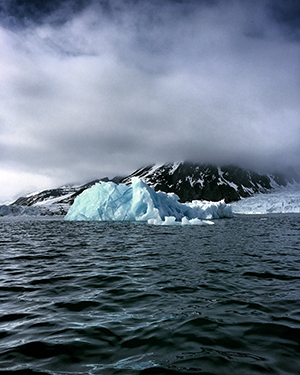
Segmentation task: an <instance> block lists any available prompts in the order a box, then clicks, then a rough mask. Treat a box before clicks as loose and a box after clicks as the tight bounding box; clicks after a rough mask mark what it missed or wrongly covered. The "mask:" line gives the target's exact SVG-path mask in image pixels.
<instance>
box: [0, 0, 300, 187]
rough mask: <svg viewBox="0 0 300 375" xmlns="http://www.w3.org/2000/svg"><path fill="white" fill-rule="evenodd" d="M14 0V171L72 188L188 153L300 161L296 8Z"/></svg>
mask: <svg viewBox="0 0 300 375" xmlns="http://www.w3.org/2000/svg"><path fill="white" fill-rule="evenodd" d="M5 3H6V5H5V6H4V5H3V4H4V2H0V5H2V7H1V14H2V16H1V25H2V26H0V43H1V53H2V58H1V60H0V69H1V70H0V71H1V75H0V84H1V101H0V107H1V108H0V109H1V111H0V113H1V115H0V129H1V130H0V131H1V133H0V147H1V167H2V169H3V170H5V171H6V172H7V170H8V169H9V168H10V171H11V168H14V170H15V171H16V173H17V171H18V170H20V171H22V172H23V173H28V174H31V175H34V174H37V175H38V176H47V178H49V179H52V181H53V183H54V182H58V181H60V182H62V183H63V182H66V181H76V180H84V179H89V178H94V177H102V176H104V175H109V176H113V175H115V174H123V173H124V174H126V173H129V172H131V171H132V170H134V169H135V168H138V167H140V166H142V165H144V164H148V163H155V162H166V161H174V160H181V159H190V160H197V161H204V162H213V163H235V164H241V165H244V166H248V167H252V168H265V169H269V170H271V169H277V168H283V167H285V166H287V165H290V164H291V165H299V155H300V150H299V148H300V146H299V145H300V124H299V115H300V110H299V108H300V106H299V104H300V103H299V98H300V85H299V84H300V82H299V80H300V78H299V77H300V76H299V73H300V71H299V70H300V64H299V63H300V61H299V60H300V45H299V6H298V5H297V4H294V5H293V6H292V4H293V3H292V2H279V1H274V2H271V4H270V2H267V1H213V2H211V1H164V2H162V1H102V2H101V1H86V2H85V1H80V2H74V1H73V2H67V1H63V2H53V1H52V2H45V4H44V3H43V4H44V5H43V6H41V2H38V1H30V2H18V1H12V2H5ZM25 4H26V5H25ZM3 173H4V172H3ZM47 181H48V180H47Z"/></svg>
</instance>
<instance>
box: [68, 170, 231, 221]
mask: <svg viewBox="0 0 300 375" xmlns="http://www.w3.org/2000/svg"><path fill="white" fill-rule="evenodd" d="M225 217H233V213H232V210H231V207H230V206H229V205H227V204H226V203H225V202H224V201H220V202H206V201H193V202H191V203H180V202H179V198H178V196H177V195H176V194H174V193H164V192H161V191H159V192H155V191H154V189H153V188H151V187H150V186H148V185H147V184H146V183H145V182H143V181H142V180H141V179H139V178H138V177H133V178H132V180H131V186H127V185H125V184H119V185H117V184H115V183H114V182H100V183H97V184H95V185H94V186H92V187H91V188H89V189H87V190H85V191H83V192H82V193H81V194H80V195H79V196H78V197H77V198H76V199H75V201H74V203H73V205H72V206H71V207H70V209H69V211H68V213H67V215H66V217H65V220H69V221H73V220H78V221H140V222H148V223H149V224H154V225H179V224H181V225H199V224H200V225H201V224H205V223H206V224H207V220H211V219H219V218H225ZM210 223H211V222H210Z"/></svg>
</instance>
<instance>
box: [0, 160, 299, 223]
mask: <svg viewBox="0 0 300 375" xmlns="http://www.w3.org/2000/svg"><path fill="white" fill-rule="evenodd" d="M132 177H140V178H141V179H143V180H144V181H145V182H146V183H147V184H148V185H149V186H151V187H153V188H154V189H155V190H156V191H158V190H161V191H164V192H166V193H170V192H172V193H175V194H177V195H178V196H179V198H180V201H181V202H182V203H183V202H191V201H193V200H207V201H219V200H221V199H225V202H226V203H230V202H234V201H239V200H240V199H241V198H246V197H251V196H253V195H254V194H257V193H270V192H272V191H276V190H277V189H279V188H280V187H287V186H288V185H292V184H295V183H300V176H299V175H298V174H297V173H296V172H295V171H293V170H291V171H288V173H286V175H285V176H283V175H281V174H273V175H262V174H259V173H256V172H252V171H249V170H245V169H243V168H240V167H236V166H230V165H229V166H222V167H217V166H215V165H210V164H197V163H190V162H177V163H169V164H163V165H151V166H147V167H144V168H141V169H138V170H137V171H135V172H133V173H132V174H131V175H129V176H127V177H124V178H120V177H115V178H114V179H113V180H112V181H114V182H116V183H119V182H120V183H125V184H130V183H131V178H132ZM100 181H109V180H108V178H104V179H101V180H94V181H91V182H89V183H87V184H84V185H79V186H62V187H59V188H57V189H49V190H44V191H41V192H37V193H32V194H29V195H27V196H26V197H20V198H18V199H17V200H16V201H15V202H13V203H12V204H11V205H3V206H0V216H7V215H12V216H16V215H18V216H19V215H38V216H40V215H65V214H66V213H67V212H68V210H69V207H70V206H71V204H72V203H73V202H74V199H75V198H76V197H77V196H78V195H79V194H81V193H82V192H83V191H84V190H86V189H88V188H90V187H91V186H93V185H94V184H96V183H97V182H100ZM281 194H283V193H281ZM237 207H238V206H237Z"/></svg>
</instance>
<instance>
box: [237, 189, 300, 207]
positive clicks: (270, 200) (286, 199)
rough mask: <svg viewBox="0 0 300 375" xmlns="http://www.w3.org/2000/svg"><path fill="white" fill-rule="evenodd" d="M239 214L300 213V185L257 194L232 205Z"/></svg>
mask: <svg viewBox="0 0 300 375" xmlns="http://www.w3.org/2000/svg"><path fill="white" fill-rule="evenodd" d="M231 207H232V211H233V212H234V213H237V214H270V213H300V185H298V184H294V185H291V186H289V187H287V188H278V189H276V190H274V191H273V192H272V193H265V194H256V195H254V196H252V197H249V198H244V199H242V200H240V201H238V202H234V203H232V204H231Z"/></svg>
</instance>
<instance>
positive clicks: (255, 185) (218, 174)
mask: <svg viewBox="0 0 300 375" xmlns="http://www.w3.org/2000/svg"><path fill="white" fill-rule="evenodd" d="M134 176H135V177H140V178H142V179H143V180H144V181H145V182H146V183H147V184H148V185H149V186H152V187H154V188H155V190H161V191H164V192H166V193H169V192H173V193H176V194H177V195H178V196H179V198H180V201H181V202H190V201H192V200H199V199H200V200H208V201H219V200H221V199H225V202H226V203H230V202H233V201H237V200H239V199H241V198H245V197H250V196H252V195H253V194H256V193H267V192H270V191H271V190H272V189H274V188H278V187H280V186H287V185H288V184H289V183H294V182H300V176H299V175H298V174H297V173H296V172H295V171H292V170H291V171H289V173H287V176H283V175H282V174H273V175H262V174H259V173H256V172H252V171H249V170H246V169H243V168H240V167H236V166H232V165H227V166H222V167H217V166H215V165H211V164H197V163H189V162H177V163H170V164H164V165H152V166H148V167H144V168H141V169H139V170H137V171H135V172H134V173H132V174H131V175H129V176H127V177H126V178H124V179H123V180H122V181H121V182H123V183H129V182H130V180H131V178H132V177H134Z"/></svg>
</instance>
